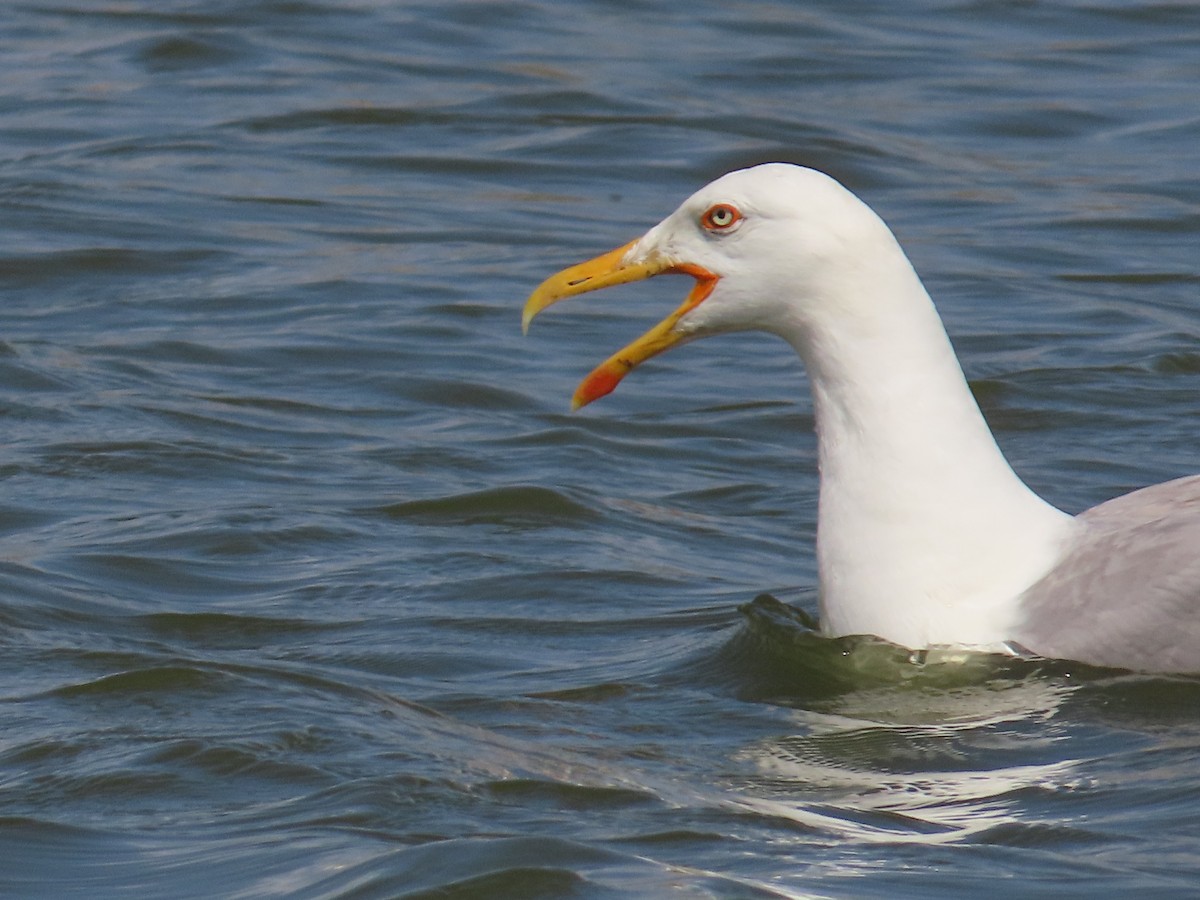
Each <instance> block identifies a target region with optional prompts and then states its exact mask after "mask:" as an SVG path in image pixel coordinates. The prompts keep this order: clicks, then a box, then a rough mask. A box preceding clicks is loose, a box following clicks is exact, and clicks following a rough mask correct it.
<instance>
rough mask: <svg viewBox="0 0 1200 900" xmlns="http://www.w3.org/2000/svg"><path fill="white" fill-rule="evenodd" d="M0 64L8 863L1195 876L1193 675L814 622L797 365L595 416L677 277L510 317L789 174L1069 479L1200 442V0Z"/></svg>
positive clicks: (283, 893)
mask: <svg viewBox="0 0 1200 900" xmlns="http://www.w3.org/2000/svg"><path fill="white" fill-rule="evenodd" d="M0 46H2V47H3V57H4V75H3V77H2V79H0V209H2V215H0V236H2V244H0V290H2V295H0V297H2V299H0V413H2V415H3V420H2V421H3V427H4V432H3V435H4V449H3V454H2V457H0V472H2V474H3V482H2V484H3V490H2V493H0V558H2V563H0V578H2V582H0V895H3V896H12V897H86V898H89V900H98V898H110V897H111V898H129V897H136V898H141V900H148V898H192V897H195V898H200V897H204V898H207V897H238V898H251V897H299V898H334V897H337V898H385V897H386V898H391V897H409V898H416V897H423V898H432V897H452V898H467V897H480V898H539V897H546V898H550V897H579V898H610V897H665V896H671V897H718V898H743V897H764V898H765V897H852V898H857V897H880V898H895V897H947V898H951V897H962V896H967V895H971V896H1000V895H1003V896H1011V897H1051V896H1053V897H1063V896H1072V897H1094V896H1097V895H1098V894H1103V895H1114V896H1130V895H1141V896H1146V897H1168V896H1180V897H1183V896H1190V895H1193V894H1194V893H1195V891H1196V890H1197V887H1196V886H1197V884H1200V683H1198V682H1195V681H1190V680H1186V679H1169V678H1144V677H1134V676H1128V675H1126V676H1119V675H1111V674H1104V673H1096V672H1083V671H1081V670H1078V669H1077V668H1076V667H1072V666H1069V665H1042V666H1037V665H1029V664H1024V665H1018V664H1013V663H1010V664H1007V665H1004V664H1000V663H997V662H995V661H991V660H981V661H977V662H975V663H972V664H970V665H967V666H965V667H958V666H952V665H938V664H927V665H926V666H924V667H918V666H915V665H912V664H910V663H908V662H907V661H906V660H904V659H902V658H897V657H896V655H895V654H892V653H891V652H890V651H889V650H888V649H887V648H885V647H881V646H877V645H871V644H865V645H858V644H856V643H855V642H847V643H845V644H838V643H834V642H828V641H821V640H818V639H816V638H814V637H812V636H811V635H810V634H808V633H807V632H806V631H805V630H804V628H803V627H802V625H801V624H800V623H799V621H798V619H797V617H796V615H795V614H794V613H793V609H794V608H795V609H801V610H809V611H812V610H813V608H814V589H815V574H814V564H813V551H812V547H811V542H812V539H813V529H814V520H815V497H816V493H815V491H816V475H815V460H814V452H813V451H814V446H813V439H812V435H811V426H812V416H811V407H810V403H809V399H808V396H807V393H806V387H805V383H804V380H803V375H802V372H801V371H800V368H799V365H798V364H797V363H796V362H795V361H794V360H793V358H792V357H791V354H790V351H788V350H787V348H786V347H785V346H784V345H783V344H782V343H781V342H779V341H776V340H774V339H769V338H766V337H761V336H753V335H740V336H737V337H730V338H723V339H718V340H711V341H706V342H703V343H701V344H696V345H691V346H689V347H687V348H684V349H681V350H678V351H675V352H674V353H672V354H669V355H668V356H666V357H663V358H661V359H660V360H656V361H655V362H654V363H653V364H648V365H646V366H645V367H643V368H642V369H639V370H638V372H636V373H634V375H632V376H631V377H630V378H628V379H626V381H625V382H624V383H623V384H622V385H621V387H620V388H619V389H618V391H617V392H616V393H615V394H614V395H613V396H612V397H609V398H606V399H605V400H604V401H602V402H600V403H598V404H596V405H595V406H593V407H589V408H588V409H587V410H585V411H584V412H582V413H580V414H576V415H571V414H569V413H567V405H568V400H569V397H570V393H571V391H572V389H573V388H574V385H575V383H576V382H577V381H578V379H579V378H580V377H581V376H582V375H584V374H585V373H586V372H587V371H588V370H589V369H590V368H591V366H592V365H594V364H595V363H597V362H599V361H600V360H601V359H603V358H604V357H605V356H606V355H607V354H608V353H609V352H611V351H613V350H615V349H617V348H618V347H620V346H622V345H623V344H624V343H626V342H627V341H628V340H629V339H630V338H632V337H633V336H635V335H637V334H638V333H640V332H641V331H642V330H643V329H644V328H645V327H647V326H648V325H649V324H650V323H652V322H654V321H656V320H657V319H659V318H661V317H662V316H663V315H664V314H665V313H666V312H667V311H669V310H670V309H672V308H674V306H675V305H676V304H677V303H678V302H679V300H680V298H681V296H682V290H684V289H686V285H681V283H680V281H678V280H674V279H659V280H658V281H655V282H653V283H647V284H644V285H639V286H637V287H633V288H624V289H621V290H620V291H613V292H608V293H606V294H604V295H596V296H595V297H594V298H589V299H584V300H579V301H576V302H574V303H572V304H570V305H569V306H568V307H563V308H562V309H561V311H560V310H555V311H554V313H552V314H547V315H546V316H545V317H544V319H543V320H540V321H539V322H538V324H537V327H536V329H535V331H534V333H533V335H532V336H531V337H530V338H527V339H522V337H521V335H520V329H519V313H520V307H521V304H522V302H523V300H524V298H525V296H526V294H527V293H528V291H529V290H530V289H531V288H532V287H533V286H534V285H536V284H537V283H538V282H539V281H540V280H541V279H542V278H543V277H544V276H546V275H548V274H550V273H551V272H553V271H556V270H557V269H559V268H560V267H562V266H564V265H566V264H568V263H572V262H576V261H578V260H581V259H584V258H587V257H589V256H592V255H595V254H596V253H598V252H600V251H603V250H607V249H609V248H611V247H614V246H616V245H617V244H619V243H621V242H623V241H625V240H628V239H629V238H632V237H634V236H636V235H637V234H639V233H640V232H641V231H642V230H643V229H645V228H646V227H647V226H649V225H651V224H653V223H654V222H655V221H657V220H658V219H659V218H660V217H661V216H663V215H665V214H666V213H667V212H669V211H670V210H671V209H673V208H674V207H675V205H676V204H677V203H678V202H679V201H680V200H681V199H682V198H683V197H684V196H686V195H687V194H689V193H690V192H691V191H693V190H695V189H696V188H697V187H699V186H700V185H702V184H703V183H705V182H706V181H708V180H709V179H711V178H712V177H714V176H716V175H717V174H719V173H721V172H723V171H725V170H728V169H731V168H735V167H738V166H741V165H745V164H749V163H754V162H761V161H765V160H771V159H787V160H791V161H796V162H802V163H806V164H809V165H814V166H817V167H820V168H824V169H826V170H827V171H830V172H831V173H833V174H834V175H836V176H837V177H839V178H840V179H842V180H843V181H844V182H845V183H847V184H848V185H849V186H850V187H851V188H852V189H853V190H855V191H856V192H857V193H859V194H860V195H861V196H862V197H864V199H866V200H867V202H868V203H870V204H871V205H872V206H874V207H875V208H876V209H877V210H878V211H879V212H880V213H881V214H882V215H883V216H884V217H885V218H886V219H887V220H888V221H889V222H890V223H891V224H892V226H893V228H894V229H895V231H896V232H897V234H898V235H899V237H900V239H901V241H902V242H903V243H904V245H905V246H906V247H907V249H908V250H909V253H910V255H911V256H912V258H913V260H914V262H915V264H916V265H917V268H918V270H919V271H920V272H921V273H922V275H923V276H924V277H925V279H926V282H927V284H928V286H929V287H930V290H931V292H932V293H933V294H934V296H935V298H936V299H937V300H938V302H939V304H940V306H941V308H942V311H943V313H944V316H945V318H946V320H947V323H948V325H949V327H950V330H951V333H952V335H953V337H954V340H955V343H956V345H957V347H958V348H959V350H960V353H961V354H962V355H963V357H964V361H965V367H966V369H967V372H968V374H969V376H970V377H971V379H972V383H973V386H974V387H975V389H976V392H977V394H978V396H979V397H980V400H981V402H982V404H983V405H984V407H985V410H986V412H987V414H988V416H989V418H990V420H991V422H992V423H993V425H994V427H995V428H996V430H997V434H998V439H999V440H1000V442H1001V444H1002V445H1003V447H1004V448H1005V450H1006V452H1008V454H1009V455H1010V457H1011V459H1012V460H1013V463H1014V465H1015V467H1016V468H1017V469H1018V471H1019V472H1020V473H1021V474H1022V475H1023V476H1025V477H1026V478H1027V479H1028V480H1029V481H1030V483H1031V484H1032V485H1033V486H1034V487H1035V488H1036V489H1038V490H1039V491H1041V492H1042V493H1044V494H1045V495H1046V496H1048V497H1049V498H1050V499H1051V500H1053V501H1054V502H1056V503H1058V504H1060V505H1062V506H1063V507H1065V508H1067V509H1070V510H1072V511H1074V510H1079V509H1081V508H1083V507H1085V506H1088V505H1090V504H1091V503H1094V502H1097V501H1099V500H1102V499H1104V498H1107V497H1109V496H1112V495H1114V494H1116V493H1119V492H1121V491H1124V490H1127V489H1130V488H1133V487H1136V486H1139V485H1142V484H1146V483H1150V482H1154V481H1160V480H1163V479H1166V478H1169V477H1171V476H1174V475H1179V474H1184V473H1188V472H1193V471H1200V440H1198V438H1200V341H1198V338H1200V314H1198V306H1200V89H1198V87H1197V86H1198V85H1200V7H1196V6H1194V5H1192V4H1185V3H1178V4H1177V3H1161V4H1157V5H1144V6H1143V5H1134V4H1125V3H1117V2H1100V0H1092V2H1074V3H1056V4H1039V3H1018V2H985V0H979V2H922V3H905V4H893V3H885V2H875V3H872V2H840V0H838V2H834V0H827V2H820V3H810V4H795V3H783V2H769V0H765V2H756V3H747V4H732V3H720V2H715V0H694V2H690V3H686V4H674V5H672V4H656V3H649V2H638V0H608V2H597V3H560V2H552V0H530V2H523V3H488V2H474V3H464V2H437V3H432V2H431V3H424V4H420V3H386V2H381V0H357V2H353V0H350V2H344V3H335V2H327V0H307V2H305V0H300V2H285V0H276V2H264V3H244V2H234V0H193V2H155V0H127V2H99V0H96V2H91V0H86V2H85V0H61V2H57V3H56V2H49V0H47V2H41V0H36V2H29V3H16V4H11V5H9V6H6V7H5V11H4V12H3V13H0ZM932 439H936V436H931V440H932ZM760 593H770V594H773V595H774V596H775V597H776V598H778V600H776V601H772V600H769V599H761V600H758V601H755V597H756V596H757V595H758V594H760ZM1130 602H1131V603H1136V602H1137V598H1136V597H1131V598H1130Z"/></svg>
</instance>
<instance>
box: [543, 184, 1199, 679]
mask: <svg viewBox="0 0 1200 900" xmlns="http://www.w3.org/2000/svg"><path fill="white" fill-rule="evenodd" d="M665 273H676V274H684V275H688V276H691V277H692V278H693V279H694V285H693V287H692V288H691V291H690V292H689V293H688V295H687V297H686V299H685V300H684V302H683V303H682V305H680V306H679V307H678V308H677V309H676V310H675V311H674V312H672V313H671V314H670V315H668V316H667V317H666V318H665V319H664V320H663V321H662V322H660V323H659V324H658V325H656V326H655V327H653V328H651V329H650V330H649V331H648V332H646V333H645V334H644V335H642V337H640V338H638V339H637V340H635V341H633V342H632V343H631V344H629V345H628V346H626V347H625V348H624V349H622V350H620V351H619V352H617V353H615V354H613V355H612V356H611V357H610V358H609V359H608V360H606V361H605V362H603V363H602V364H600V365H599V366H597V367H596V368H595V369H594V370H593V371H592V373H591V374H590V375H588V376H587V377H586V378H585V379H584V380H583V382H582V383H581V384H580V385H579V388H578V390H577V391H576V393H575V396H574V400H573V408H576V409H577V408H579V407H581V406H583V405H586V404H588V403H591V402H592V401H594V400H596V399H598V398H599V397H602V396H604V395H605V394H608V393H609V392H610V391H612V390H613V388H615V387H616V385H617V384H618V382H619V381H620V380H621V379H622V378H623V377H624V376H625V375H626V374H628V373H629V372H630V371H631V370H632V369H633V368H634V367H635V366H637V365H638V364H639V363H641V362H643V361H644V360H647V359H649V358H651V357H652V356H655V355H657V354H659V353H662V352H663V351H665V350H667V349H669V348H671V347H674V346H675V345H677V344H683V343H687V342H689V341H692V340H695V339H697V338H701V337H706V336H709V335H714V334H722V333H726V332H733V331H745V330H758V331H765V332H768V333H771V334H775V335H778V336H779V337H781V338H783V339H784V340H785V341H787V342H788V343H789V344H790V345H791V346H792V347H793V348H794V349H795V351H796V353H797V354H798V355H799V357H800V359H801V360H802V361H803V364H804V367H805V369H806V370H807V372H808V380H809V387H810V390H811V392H812V402H813V409H814V412H815V424H816V433H817V444H818V470H819V474H820V490H819V502H818V514H817V540H816V556H817V567H818V574H819V590H818V596H819V607H820V621H821V631H822V633H823V634H826V635H828V636H831V637H840V636H844V635H874V636H876V637H879V638H882V639H884V640H887V641H890V642H892V643H895V644H898V645H901V646H903V647H907V648H910V649H913V650H923V649H930V648H940V647H951V648H961V649H965V650H977V651H982V652H1002V653H1009V654H1015V655H1032V656H1038V657H1044V658H1051V659H1065V660H1074V661H1078V662H1082V663H1086V664H1090V665H1095V666H1103V667H1114V668H1123V669H1131V670H1136V671H1143V672H1157V673H1168V672H1174V673H1185V672H1187V673H1194V672H1200V476H1189V477H1184V478H1179V479H1176V480H1174V481H1169V482H1166V483H1163V484H1158V485H1154V486H1152V487H1147V488H1143V489H1141V490H1137V491H1134V492H1132V493H1130V494H1126V495H1124V496H1121V497H1118V498H1116V499H1113V500H1109V501H1107V502H1105V503H1101V504H1100V505H1098V506H1095V507H1093V508H1091V509H1088V510H1086V511H1084V512H1082V513H1080V514H1079V515H1076V516H1072V515H1069V514H1067V513H1065V512H1063V511H1061V510H1059V509H1057V508H1055V507H1054V506H1052V505H1051V504H1049V503H1048V502H1046V501H1045V500H1043V499H1042V498H1041V497H1039V496H1037V495H1036V494H1035V493H1034V492H1033V491H1032V490H1030V488H1029V487H1027V486H1026V485H1025V483H1024V482H1022V481H1021V479H1020V478H1019V477H1018V476H1017V475H1016V473H1014V472H1013V470H1012V468H1011V467H1010V466H1009V464H1008V462H1007V460H1005V458H1004V456H1003V454H1002V453H1001V451H1000V449H999V447H997V445H996V441H995V438H994V437H993V436H992V432H991V430H990V429H989V427H988V425H987V422H986V421H985V419H984V417H983V414H982V413H981V412H980V410H979V407H978V405H977V404H976V402H975V399H974V397H973V396H972V394H971V391H970V388H969V387H968V385H967V381H966V379H965V377H964V375H963V372H962V368H961V366H960V365H959V362H958V359H957V357H956V356H955V353H954V350H953V348H952V347H951V344H950V340H949V338H948V336H947V334H946V330H945V327H944V326H943V324H942V321H941V319H940V317H939V316H938V313H937V310H936V309H935V308H934V305H933V301H932V300H931V299H930V297H929V294H928V293H927V292H926V290H925V288H924V286H923V285H922V283H921V280H920V278H919V277H918V276H917V274H916V272H915V271H914V269H913V267H912V264H911V263H910V262H909V260H908V258H907V257H906V255H905V254H904V251H903V250H902V249H901V247H900V245H899V243H898V242H897V241H896V238H895V236H894V235H893V234H892V232H891V230H890V229H889V228H888V227H887V225H886V224H885V223H884V222H883V221H882V220H881V219H880V218H879V216H877V215H876V214H875V213H874V212H873V211H872V210H871V209H870V208H869V207H868V206H867V205H866V204H865V203H863V202H862V201H861V200H859V199H858V198H857V197H856V196H854V194H852V193H851V192H850V191H849V190H847V189H846V188H844V187H843V186H842V185H841V184H839V183H838V182H837V181H835V180H834V179H832V178H830V177H829V176H828V175H825V174H823V173H821V172H818V171H816V170H813V169H808V168H804V167H800V166H794V165H790V164H785V163H768V164H764V165H760V166H755V167H752V168H749V169H742V170H739V171H735V172H730V173H729V174H727V175H724V176H722V177H720V178H718V179H717V180H716V181H714V182H712V183H711V184H709V185H707V186H705V187H704V188H701V189H700V190H699V191H697V192H696V193H695V194H693V195H692V196H691V197H689V198H688V199H687V200H686V201H684V203H683V204H682V205H681V206H680V207H679V208H678V209H677V210H675V212H673V213H671V215H669V216H668V217H667V218H666V219H664V220H663V221H662V222H660V223H659V224H658V225H656V226H654V227H653V228H651V229H650V230H649V231H647V232H646V233H645V234H644V235H642V236H641V237H640V238H637V239H636V240H633V241H631V242H629V243H628V244H625V245H624V246H622V247H618V248H617V249H615V250H613V251H611V252H609V253H605V254H603V255H601V256H598V257H596V258H595V259H593V260H590V261H588V262H584V263H581V264H579V265H576V266H572V267H570V268H568V269H565V270H563V271H562V272H559V273H558V274H557V275H553V276H551V277H550V278H548V279H546V280H545V281H544V282H543V283H542V284H541V285H540V286H539V287H538V288H537V289H536V290H535V291H534V292H533V294H532V295H531V296H530V297H529V300H528V301H527V303H526V305H525V309H524V315H523V321H522V324H523V327H524V329H525V330H528V327H529V324H530V322H531V321H532V320H533V318H534V317H535V316H536V315H537V314H538V313H540V312H541V311H542V310H544V309H545V308H546V307H548V306H550V305H551V304H553V303H556V302H558V301H560V300H563V299H565V298H568V297H573V296H576V295H579V294H583V293H586V292H589V291H595V290H599V289H601V288H607V287H612V286H614V285H620V284H627V283H630V282H634V281H638V280H641V279H645V278H650V277H653V276H656V275H660V274H665Z"/></svg>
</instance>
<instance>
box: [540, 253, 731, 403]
mask: <svg viewBox="0 0 1200 900" xmlns="http://www.w3.org/2000/svg"><path fill="white" fill-rule="evenodd" d="M637 243H638V242H637V241H636V240H635V241H630V242H629V243H628V244H625V245H624V246H622V247H618V248H617V249H616V250H611V251H609V252H608V253H605V254H604V255H602V256H597V257H596V258H595V259H592V260H588V261H587V262H584V263H580V264H579V265H577V266H571V267H570V268H569V269H563V270H562V271H561V272H559V273H558V274H557V275H551V276H550V277H549V278H547V279H546V280H545V281H543V282H542V283H541V284H540V285H538V287H537V290H535V291H534V292H533V293H532V294H530V295H529V299H528V300H526V301H525V310H524V312H523V314H522V316H521V329H522V331H525V332H528V331H529V323H530V322H532V321H533V318H534V316H536V315H537V314H538V313H540V312H541V311H542V310H543V309H545V308H546V307H547V306H550V305H551V304H553V303H557V302H558V301H559V300H565V299H566V298H568V297H574V296H576V295H578V294H586V293H587V292H588V291H598V290H600V289H601V288H606V287H612V286H613V285H617V284H628V283H629V282H631V281H642V280H643V279H646V278H653V277H654V276H655V275H661V274H663V273H673V274H681V275H691V276H692V277H693V278H695V279H696V284H695V285H694V286H693V287H692V290H691V292H690V293H689V294H688V296H687V299H686V300H684V301H683V303H682V305H680V307H679V308H678V309H676V310H675V311H674V312H673V313H671V314H670V315H669V316H667V317H666V318H665V319H663V320H662V321H661V322H659V323H658V324H657V325H655V326H654V327H653V328H651V329H650V330H649V331H647V332H646V333H645V334H643V335H642V336H641V337H640V338H638V339H637V340H636V341H634V342H633V343H632V344H629V345H628V346H627V347H625V348H624V349H623V350H620V351H618V352H617V353H614V354H613V355H612V356H610V357H609V358H608V359H607V360H605V361H604V362H602V363H601V364H600V365H598V366H597V367H596V368H595V369H593V370H592V373H591V374H590V375H588V377H587V378H585V379H583V381H581V382H580V384H579V387H578V388H577V389H576V390H575V396H574V397H573V398H572V399H571V409H572V410H576V409H579V408H580V407H581V406H587V404H589V403H591V402H592V401H593V400H598V399H600V398H601V397H603V396H604V395H605V394H608V393H610V392H611V391H612V389H613V388H615V387H616V386H617V383H618V382H619V381H620V380H621V379H622V378H624V377H625V376H626V375H627V374H628V373H629V372H630V371H631V370H632V369H633V368H634V367H635V366H637V365H638V364H639V363H642V362H645V361H646V360H648V359H649V358H650V357H652V356H657V355H658V354H660V353H662V352H663V351H664V350H667V349H669V348H670V347H673V346H674V345H675V344H678V343H679V342H680V341H682V340H684V339H685V337H686V335H685V334H684V333H683V332H680V331H676V330H675V325H676V323H678V322H679V320H680V319H681V318H683V316H684V315H685V314H686V313H687V312H688V311H689V310H692V309H694V308H695V307H696V306H698V305H699V304H700V303H701V302H703V300H704V299H705V298H706V297H707V296H708V295H709V294H711V293H712V290H713V288H714V287H716V284H717V281H718V279H719V277H720V276H718V275H714V274H713V273H712V272H710V271H708V270H707V269H704V268H702V267H700V266H697V265H693V264H691V263H677V262H672V261H670V260H667V259H665V258H663V257H662V256H659V255H656V254H650V255H649V256H647V257H645V258H643V259H639V260H637V261H632V262H628V261H626V257H628V256H630V255H631V254H632V253H633V250H634V247H635V246H636V245H637Z"/></svg>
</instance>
